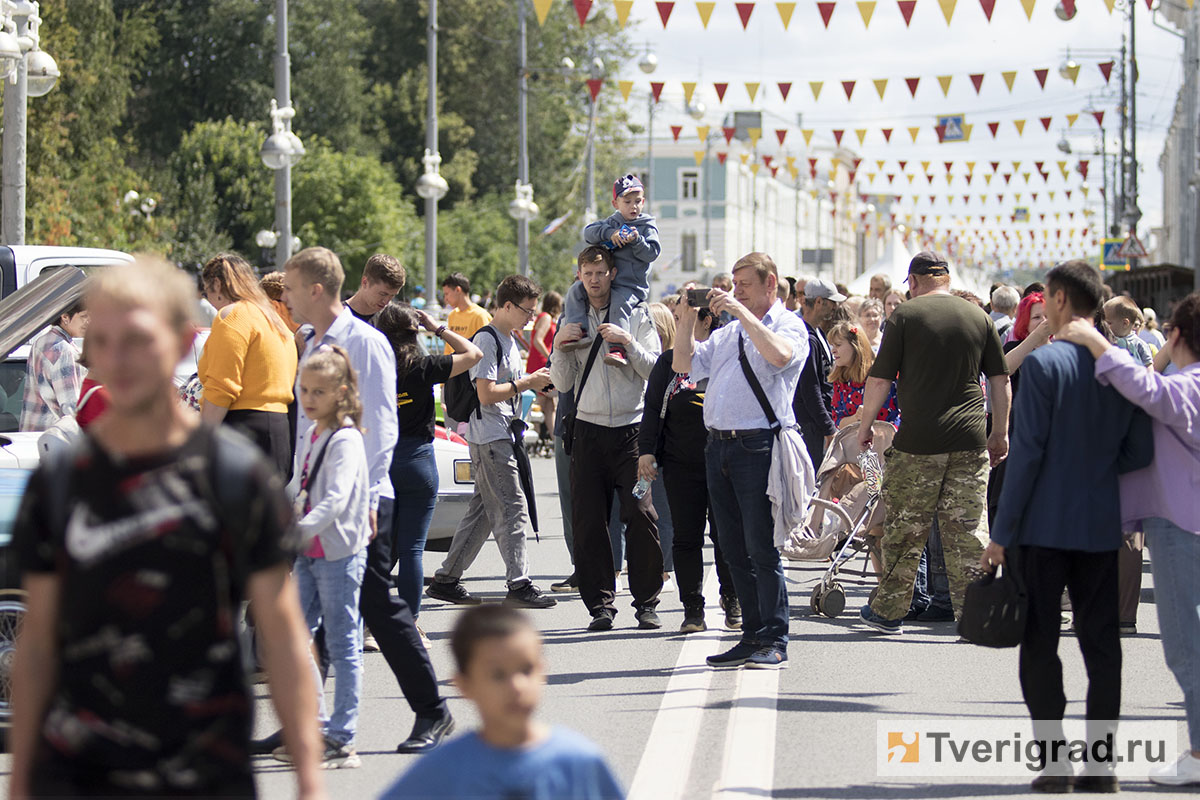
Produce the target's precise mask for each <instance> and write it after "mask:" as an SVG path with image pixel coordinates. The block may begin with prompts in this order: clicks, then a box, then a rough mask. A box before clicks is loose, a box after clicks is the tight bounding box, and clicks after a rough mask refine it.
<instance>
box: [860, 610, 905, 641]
mask: <svg viewBox="0 0 1200 800" xmlns="http://www.w3.org/2000/svg"><path fill="white" fill-rule="evenodd" d="M858 616H859V619H861V620H862V621H863V622H864V623H866V624H867V626H868V627H871V628H874V629H875V630H877V631H879V632H880V633H887V634H892V635H895V634H898V633H903V632H904V630H903V626H902V625H901V621H900V620H898V619H884V618H883V617H881V616H879V615H878V614H876V613H875V612H874V611H872V610H871V607H870V606H869V605H866V606H863V607H862V610H861V611H859V612H858Z"/></svg>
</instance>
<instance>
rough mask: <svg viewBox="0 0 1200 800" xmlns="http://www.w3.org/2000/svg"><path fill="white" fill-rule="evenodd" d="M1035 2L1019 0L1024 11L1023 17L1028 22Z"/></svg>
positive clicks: (1031, 17) (1034, 0) (1035, 0)
mask: <svg viewBox="0 0 1200 800" xmlns="http://www.w3.org/2000/svg"><path fill="white" fill-rule="evenodd" d="M1035 2H1037V0H1021V8H1023V9H1025V17H1026V18H1027V19H1029V20H1032V19H1033V4H1034V3H1035Z"/></svg>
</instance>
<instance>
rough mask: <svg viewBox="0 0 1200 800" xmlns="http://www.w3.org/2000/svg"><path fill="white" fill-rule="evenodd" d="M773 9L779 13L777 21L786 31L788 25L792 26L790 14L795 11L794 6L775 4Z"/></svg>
mask: <svg viewBox="0 0 1200 800" xmlns="http://www.w3.org/2000/svg"><path fill="white" fill-rule="evenodd" d="M775 9H776V10H777V11H778V12H779V19H780V20H781V21H782V22H783V29H784V30H785V31H786V30H787V29H788V25H791V24H792V12H793V11H795V10H796V4H795V3H776V4H775Z"/></svg>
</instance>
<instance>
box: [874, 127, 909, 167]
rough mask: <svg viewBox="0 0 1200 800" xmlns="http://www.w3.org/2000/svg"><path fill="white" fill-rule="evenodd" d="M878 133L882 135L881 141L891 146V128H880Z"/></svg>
mask: <svg viewBox="0 0 1200 800" xmlns="http://www.w3.org/2000/svg"><path fill="white" fill-rule="evenodd" d="M879 132H880V133H882V134H883V140H884V141H885V142H887V143H888V144H891V141H892V129H891V128H881V129H880V131H879ZM900 169H904V167H901V168H900Z"/></svg>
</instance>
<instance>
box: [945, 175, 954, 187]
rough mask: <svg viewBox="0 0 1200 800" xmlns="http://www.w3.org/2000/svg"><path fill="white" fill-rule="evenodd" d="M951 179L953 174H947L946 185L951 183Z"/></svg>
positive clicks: (952, 179)
mask: <svg viewBox="0 0 1200 800" xmlns="http://www.w3.org/2000/svg"><path fill="white" fill-rule="evenodd" d="M953 181H954V176H953V175H947V176H946V185H947V186H949V185H950V184H951V183H952V182H953Z"/></svg>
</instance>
